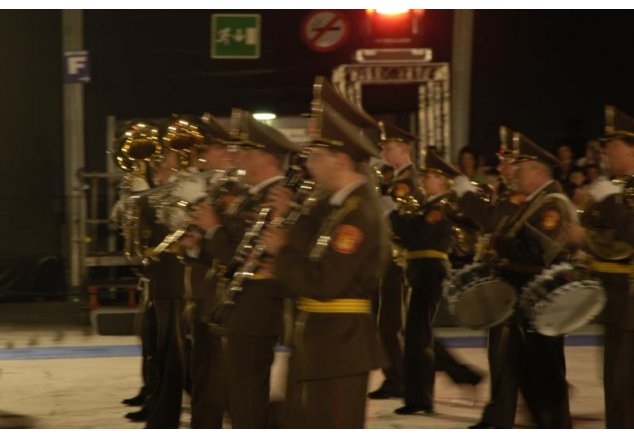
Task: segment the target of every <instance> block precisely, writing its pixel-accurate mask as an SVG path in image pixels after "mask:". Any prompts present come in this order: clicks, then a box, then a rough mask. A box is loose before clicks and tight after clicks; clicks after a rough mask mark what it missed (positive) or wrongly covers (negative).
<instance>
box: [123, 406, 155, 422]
mask: <svg viewBox="0 0 634 439" xmlns="http://www.w3.org/2000/svg"><path fill="white" fill-rule="evenodd" d="M125 417H126V418H127V419H129V420H130V421H132V422H143V421H147V420H148V418H149V417H150V411H149V410H147V409H146V408H142V409H141V410H139V411H138V412H130V413H126V414H125Z"/></svg>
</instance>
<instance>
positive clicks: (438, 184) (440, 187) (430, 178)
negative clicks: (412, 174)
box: [422, 172, 447, 197]
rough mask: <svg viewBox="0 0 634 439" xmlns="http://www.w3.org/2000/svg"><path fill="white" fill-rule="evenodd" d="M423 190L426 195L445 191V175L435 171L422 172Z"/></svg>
mask: <svg viewBox="0 0 634 439" xmlns="http://www.w3.org/2000/svg"><path fill="white" fill-rule="evenodd" d="M422 184H423V190H424V191H425V194H426V195H427V196H428V197H433V196H434V195H438V194H442V193H444V192H446V191H447V177H444V176H443V175H440V174H438V173H436V172H424V173H423V176H422Z"/></svg>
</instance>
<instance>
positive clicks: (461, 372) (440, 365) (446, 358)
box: [434, 339, 482, 385]
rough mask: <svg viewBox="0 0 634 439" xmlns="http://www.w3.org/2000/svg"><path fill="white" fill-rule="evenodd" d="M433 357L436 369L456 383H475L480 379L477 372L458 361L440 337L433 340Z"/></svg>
mask: <svg viewBox="0 0 634 439" xmlns="http://www.w3.org/2000/svg"><path fill="white" fill-rule="evenodd" d="M434 358H435V365H436V371H438V372H445V373H446V374H447V375H448V376H449V378H451V381H453V382H454V383H456V384H470V385H475V384H477V383H478V382H480V380H481V379H482V378H481V376H480V374H479V373H477V372H475V371H474V370H473V369H471V367H469V366H467V365H466V364H464V363H461V362H460V361H458V360H457V359H456V357H454V356H453V355H452V354H451V353H450V352H449V351H448V350H447V347H446V346H445V344H444V343H443V342H442V341H441V340H440V339H435V340H434Z"/></svg>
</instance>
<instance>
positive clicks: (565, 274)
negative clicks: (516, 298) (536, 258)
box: [520, 263, 607, 337]
mask: <svg viewBox="0 0 634 439" xmlns="http://www.w3.org/2000/svg"><path fill="white" fill-rule="evenodd" d="M606 300H607V297H606V294H605V289H604V288H603V285H601V283H600V282H599V281H598V280H596V279H595V278H594V277H593V276H592V273H591V272H590V270H589V269H588V268H587V267H585V266H582V265H576V266H573V265H571V264H568V263H563V264H558V265H554V266H553V267H552V268H550V269H548V270H544V271H543V272H542V274H540V275H539V276H537V277H535V278H534V279H533V280H532V281H531V282H530V283H529V284H528V285H526V287H524V289H523V290H522V296H521V299H520V308H521V309H522V311H523V312H524V315H525V316H526V318H527V319H528V321H529V323H530V325H531V326H532V327H533V328H534V329H535V330H536V331H537V332H539V333H540V334H542V335H547V336H553V337H554V336H558V335H564V334H569V333H571V332H573V331H575V330H576V329H579V328H581V327H583V326H585V325H587V324H588V323H589V322H590V321H591V320H592V319H593V318H594V317H596V316H597V315H598V314H599V313H600V312H601V310H602V309H603V307H604V306H605V302H606Z"/></svg>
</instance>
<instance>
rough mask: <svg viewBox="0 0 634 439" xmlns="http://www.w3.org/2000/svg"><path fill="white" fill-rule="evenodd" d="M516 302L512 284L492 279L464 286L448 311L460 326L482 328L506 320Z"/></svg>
mask: <svg viewBox="0 0 634 439" xmlns="http://www.w3.org/2000/svg"><path fill="white" fill-rule="evenodd" d="M516 302H517V293H516V292H515V288H513V286H512V285H510V284H508V283H506V282H503V281H501V280H499V279H492V280H490V281H485V282H482V283H479V284H477V285H475V286H473V287H470V288H466V289H465V290H464V291H463V292H462V294H461V295H460V300H457V301H455V302H454V303H452V304H451V305H450V312H451V314H452V315H453V316H454V318H455V319H456V322H457V323H458V324H459V325H461V326H466V327H468V328H471V329H484V328H489V327H491V326H495V325H497V324H498V323H500V322H502V321H504V320H506V319H507V318H508V317H509V316H510V315H511V314H512V313H513V309H514V307H515V303H516Z"/></svg>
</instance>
